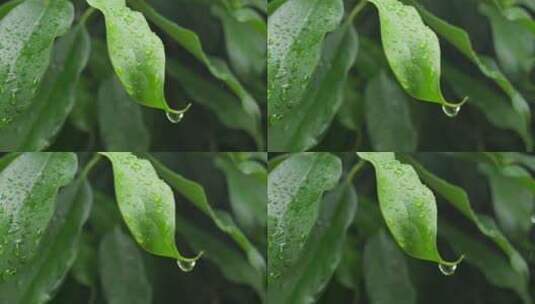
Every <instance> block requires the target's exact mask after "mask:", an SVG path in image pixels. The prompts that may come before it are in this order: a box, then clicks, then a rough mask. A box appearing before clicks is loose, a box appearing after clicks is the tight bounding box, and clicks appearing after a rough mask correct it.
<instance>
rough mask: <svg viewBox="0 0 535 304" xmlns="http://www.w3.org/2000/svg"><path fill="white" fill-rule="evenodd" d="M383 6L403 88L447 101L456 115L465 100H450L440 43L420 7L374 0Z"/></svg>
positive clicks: (390, 55) (391, 56)
mask: <svg viewBox="0 0 535 304" xmlns="http://www.w3.org/2000/svg"><path fill="white" fill-rule="evenodd" d="M370 2H371V3H373V4H374V5H375V6H376V7H377V9H378V10H379V19H380V23H381V39H382V42H383V48H384V51H385V54H386V58H387V60H388V63H389V65H390V67H391V68H392V71H393V72H394V75H395V76H396V78H397V79H398V81H399V83H400V84H401V86H402V87H403V89H404V90H405V91H406V92H407V93H408V94H409V95H411V96H412V97H414V98H416V99H419V100H423V101H428V102H433V103H439V104H441V105H443V107H444V112H445V113H446V114H447V115H448V116H455V115H457V112H458V111H459V109H460V106H461V105H462V103H461V104H452V103H450V102H448V101H447V100H446V99H445V98H444V96H443V94H442V90H441V88H440V69H441V66H440V44H439V42H438V38H437V36H436V35H435V33H434V32H433V31H432V30H431V29H430V28H428V27H427V26H426V25H425V24H424V23H423V21H422V18H421V17H420V15H419V14H418V11H417V10H416V9H415V8H414V7H412V6H408V5H404V4H403V3H401V2H400V1H398V0H370Z"/></svg>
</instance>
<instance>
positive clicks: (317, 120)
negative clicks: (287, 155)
mask: <svg viewBox="0 0 535 304" xmlns="http://www.w3.org/2000/svg"><path fill="white" fill-rule="evenodd" d="M357 50H358V39H357V34H356V32H355V30H354V28H353V27H352V26H351V25H350V24H347V23H346V24H344V25H343V26H342V27H340V28H339V29H337V30H336V31H335V32H333V33H331V34H330V35H328V36H327V38H326V39H325V42H324V45H323V52H322V56H321V58H320V61H319V65H318V67H317V68H316V71H315V72H314V75H313V76H312V80H311V81H310V83H309V84H308V89H307V91H306V92H305V93H304V95H303V98H302V100H301V101H300V105H299V107H296V108H294V109H292V110H290V111H289V114H288V115H287V116H285V117H283V118H281V119H280V120H277V121H274V122H272V125H271V126H270V128H269V133H268V135H269V150H270V151H305V150H308V149H310V148H312V147H314V146H315V145H316V144H317V143H318V142H319V140H320V137H321V136H322V135H323V134H324V133H325V132H326V131H327V128H328V126H329V125H330V123H331V122H332V120H333V119H334V116H335V115H336V112H337V111H338V109H339V108H340V106H341V104H342V102H343V98H344V88H345V85H346V81H347V75H348V72H349V69H350V68H351V66H352V65H353V64H354V62H355V58H356V56H357Z"/></svg>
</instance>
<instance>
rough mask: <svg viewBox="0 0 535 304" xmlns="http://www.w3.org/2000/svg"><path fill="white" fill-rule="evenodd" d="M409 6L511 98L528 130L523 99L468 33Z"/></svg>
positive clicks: (529, 116)
mask: <svg viewBox="0 0 535 304" xmlns="http://www.w3.org/2000/svg"><path fill="white" fill-rule="evenodd" d="M409 1H410V3H411V4H413V5H414V6H415V7H417V8H418V10H419V12H420V14H421V15H422V17H423V18H424V20H425V22H426V23H427V24H428V25H429V26H430V27H432V28H433V30H435V31H436V32H437V33H438V34H439V35H441V36H442V37H443V38H444V39H446V40H447V41H448V42H449V43H451V44H452V45H453V46H454V47H456V48H457V49H458V50H459V51H460V52H461V53H462V54H463V55H465V56H466V57H467V58H468V59H470V60H471V61H472V62H473V63H474V64H475V65H476V66H477V67H478V68H479V69H480V70H481V72H482V73H483V74H484V75H485V76H487V77H488V78H490V79H492V80H494V82H496V84H497V85H498V86H499V87H500V88H501V89H502V90H503V91H504V92H505V93H506V94H507V95H508V96H509V98H511V102H512V105H513V108H514V109H515V111H516V112H518V113H519V114H520V115H521V118H522V120H521V123H522V124H524V125H525V128H526V129H528V128H529V125H530V120H531V112H530V108H529V105H528V103H527V102H526V100H525V99H524V97H523V96H522V95H521V94H520V93H519V92H518V91H517V90H516V89H515V87H514V86H513V85H512V84H511V82H510V81H509V80H508V79H507V78H506V77H505V75H504V74H503V73H502V72H501V71H500V69H499V67H498V65H497V64H496V62H494V60H493V59H492V58H490V57H486V56H480V55H478V54H477V53H476V52H475V50H474V48H473V47H472V42H471V41H470V37H469V36H468V33H466V31H464V30H463V29H462V28H459V27H456V26H454V25H451V24H449V23H447V22H446V21H444V20H442V19H440V18H438V17H436V16H434V15H433V14H431V13H430V12H428V11H427V10H425V9H424V8H423V7H422V6H421V5H418V3H417V2H416V1H414V0H409ZM524 141H525V142H526V146H528V148H529V149H530V150H531V148H532V145H533V143H532V140H531V139H530V141H529V142H528V141H527V139H526V138H524Z"/></svg>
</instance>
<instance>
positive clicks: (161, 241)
mask: <svg viewBox="0 0 535 304" xmlns="http://www.w3.org/2000/svg"><path fill="white" fill-rule="evenodd" d="M101 154H103V155H104V156H106V157H107V158H108V159H109V160H110V162H111V163H112V166H113V177H114V184H115V196H116V198H117V203H118V205H119V210H120V211H121V214H122V216H123V219H124V221H125V223H126V225H127V226H128V228H129V229H130V232H131V233H132V235H133V236H134V239H135V240H136V242H137V243H138V244H139V245H140V246H141V247H143V249H145V250H146V251H148V252H150V253H152V254H155V255H159V256H164V257H170V258H175V259H177V260H178V263H188V264H192V265H194V264H195V261H196V260H197V259H198V258H199V256H197V257H195V258H186V257H183V256H182V254H181V253H180V252H179V251H178V249H177V247H176V244H175V198H174V195H173V191H172V190H171V188H170V187H169V186H168V185H167V184H166V183H165V182H164V181H162V180H161V179H160V178H159V177H158V175H157V174H156V170H155V169H154V167H153V166H152V165H151V163H150V162H149V161H148V160H144V159H139V158H137V157H136V156H134V155H133V154H131V153H129V152H101Z"/></svg>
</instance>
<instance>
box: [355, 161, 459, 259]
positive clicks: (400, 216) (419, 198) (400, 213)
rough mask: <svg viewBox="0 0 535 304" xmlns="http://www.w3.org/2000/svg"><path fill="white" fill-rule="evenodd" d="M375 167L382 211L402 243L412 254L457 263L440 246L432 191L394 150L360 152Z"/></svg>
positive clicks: (395, 237)
mask: <svg viewBox="0 0 535 304" xmlns="http://www.w3.org/2000/svg"><path fill="white" fill-rule="evenodd" d="M357 154H358V155H359V156H360V157H361V158H363V159H365V160H367V161H368V162H370V163H371V164H372V165H373V167H374V168H375V175H376V179H377V195H378V197H379V205H380V207H381V212H382V214H383V217H384V219H385V222H386V224H387V226H388V229H389V230H390V232H391V233H392V235H393V236H394V239H395V240H396V242H397V243H398V244H399V246H400V247H401V248H402V249H403V250H404V251H405V252H406V253H407V254H408V255H410V256H413V257H415V258H418V259H422V260H427V261H431V262H436V263H439V264H442V265H447V266H451V267H454V266H456V265H457V264H458V263H459V262H460V261H461V259H462V257H461V258H460V259H459V260H457V261H454V262H448V261H445V260H444V259H442V257H441V256H440V253H439V252H438V248H437V206H436V200H435V196H434V195H433V192H431V190H429V188H427V187H426V186H425V185H423V184H422V182H421V181H420V179H419V178H418V174H417V173H416V171H415V170H414V168H413V167H411V166H410V165H406V164H402V163H400V162H399V161H398V160H396V157H395V154H394V153H393V152H375V153H374V152H358V153H357Z"/></svg>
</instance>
